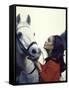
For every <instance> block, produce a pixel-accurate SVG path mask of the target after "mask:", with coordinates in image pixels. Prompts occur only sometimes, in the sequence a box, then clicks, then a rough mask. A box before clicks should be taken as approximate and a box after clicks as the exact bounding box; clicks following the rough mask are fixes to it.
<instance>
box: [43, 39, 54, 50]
mask: <svg viewBox="0 0 69 90" xmlns="http://www.w3.org/2000/svg"><path fill="white" fill-rule="evenodd" d="M53 40H54V38H53V37H49V38H48V40H47V41H46V42H45V44H44V48H45V49H47V50H52V49H53V48H54V45H53Z"/></svg>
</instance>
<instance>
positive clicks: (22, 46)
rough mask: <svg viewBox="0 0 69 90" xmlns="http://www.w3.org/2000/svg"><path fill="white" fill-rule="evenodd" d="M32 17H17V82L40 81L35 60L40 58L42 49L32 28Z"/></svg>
mask: <svg viewBox="0 0 69 90" xmlns="http://www.w3.org/2000/svg"><path fill="white" fill-rule="evenodd" d="M30 24H31V18H30V16H29V15H28V16H27V19H26V21H22V20H21V17H20V14H19V15H18V16H17V17H16V83H37V82H39V74H38V70H37V68H36V66H35V64H34V62H33V61H35V60H38V58H39V57H40V55H41V50H40V48H39V47H38V44H37V42H36V41H35V38H34V37H35V34H34V33H33V32H32V30H31V29H30Z"/></svg>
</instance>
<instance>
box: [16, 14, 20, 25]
mask: <svg viewBox="0 0 69 90" xmlns="http://www.w3.org/2000/svg"><path fill="white" fill-rule="evenodd" d="M19 23H20V14H18V16H17V17H16V25H17V24H19Z"/></svg>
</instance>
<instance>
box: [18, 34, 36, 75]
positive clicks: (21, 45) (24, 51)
mask: <svg viewBox="0 0 69 90" xmlns="http://www.w3.org/2000/svg"><path fill="white" fill-rule="evenodd" d="M16 39H17V40H18V42H19V45H20V48H21V49H22V51H23V53H24V54H25V55H26V56H28V57H29V58H30V59H31V57H33V56H32V55H30V53H29V52H28V51H29V49H30V47H31V46H32V45H33V44H37V43H36V42H32V43H31V44H30V45H29V46H28V48H27V49H26V48H25V47H24V45H23V44H22V42H21V41H20V40H19V37H18V36H17V34H16ZM35 69H36V66H35V68H34V69H33V70H32V71H31V72H30V73H27V74H32V73H33V72H34V71H35Z"/></svg>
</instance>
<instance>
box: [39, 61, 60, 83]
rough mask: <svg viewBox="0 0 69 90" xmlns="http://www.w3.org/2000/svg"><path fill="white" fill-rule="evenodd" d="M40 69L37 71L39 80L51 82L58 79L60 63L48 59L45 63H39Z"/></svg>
mask: <svg viewBox="0 0 69 90" xmlns="http://www.w3.org/2000/svg"><path fill="white" fill-rule="evenodd" d="M41 68H42V71H41V72H40V71H39V74H40V82H53V81H59V79H60V64H59V63H56V62H54V61H53V60H49V61H48V62H47V64H44V65H41Z"/></svg>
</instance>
